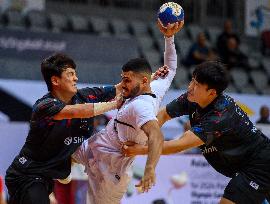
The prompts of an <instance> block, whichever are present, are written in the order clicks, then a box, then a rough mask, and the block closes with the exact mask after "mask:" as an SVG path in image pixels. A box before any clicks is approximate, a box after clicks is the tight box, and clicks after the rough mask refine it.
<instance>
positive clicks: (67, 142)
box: [64, 136, 84, 145]
mask: <svg viewBox="0 0 270 204" xmlns="http://www.w3.org/2000/svg"><path fill="white" fill-rule="evenodd" d="M83 141H84V136H80V137H67V138H66V139H65V140H64V143H65V145H70V144H71V143H73V144H81V143H82V142H83Z"/></svg>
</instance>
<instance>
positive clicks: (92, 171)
mask: <svg viewBox="0 0 270 204" xmlns="http://www.w3.org/2000/svg"><path fill="white" fill-rule="evenodd" d="M183 24H184V22H183V21H182V22H177V23H175V24H173V25H168V26H167V28H165V27H162V26H161V24H160V23H159V22H158V26H159V29H160V31H161V32H162V33H163V34H164V38H165V53H164V66H167V67H168V68H169V73H168V75H167V76H166V77H165V78H159V79H157V80H154V81H152V82H151V74H152V70H151V66H150V65H149V63H148V62H147V61H146V60H145V59H143V58H137V59H132V60H130V61H128V62H127V63H126V64H125V65H124V66H123V67H122V75H121V76H122V82H121V83H122V89H123V93H122V94H123V97H124V98H125V99H126V100H125V102H124V103H123V105H122V107H121V108H120V109H119V110H118V111H117V113H116V115H115V116H114V117H113V118H112V119H111V120H110V121H109V123H108V125H107V126H106V128H105V129H103V130H101V131H100V132H98V133H96V134H95V135H93V136H92V137H91V138H90V139H88V140H85V141H84V142H83V144H82V145H81V146H80V147H79V148H78V150H77V151H76V152H75V153H74V154H73V158H74V159H75V160H76V162H78V163H81V164H83V165H84V166H85V171H86V173H87V174H88V176H89V190H88V197H89V202H90V203H91V204H108V203H110V204H119V203H120V200H121V199H122V197H123V195H124V194H125V192H126V191H127V186H128V183H129V181H130V178H131V164H132V162H133V161H134V157H125V156H124V155H122V153H121V146H122V145H123V144H124V143H126V142H134V143H136V144H141V145H145V144H148V146H149V151H148V157H147V162H146V166H145V171H144V176H143V178H142V179H141V181H140V183H139V184H138V185H137V187H138V188H140V189H141V190H142V192H147V191H148V190H149V189H150V188H151V187H152V186H153V185H154V184H155V167H156V164H157V162H158V160H159V157H160V154H161V150H162V149H161V148H162V145H163V135H162V132H161V130H160V128H159V125H158V121H157V118H156V115H157V113H158V110H159V107H160V103H161V100H162V98H163V97H164V95H165V93H166V91H167V90H168V89H169V87H170V85H171V82H172V80H173V78H174V76H175V73H176V68H177V55H176V50H175V44H174V34H175V33H177V32H178V31H179V30H180V29H181V28H182V26H183ZM150 82H151V83H150Z"/></svg>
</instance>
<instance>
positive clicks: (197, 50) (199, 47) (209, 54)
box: [183, 33, 216, 66]
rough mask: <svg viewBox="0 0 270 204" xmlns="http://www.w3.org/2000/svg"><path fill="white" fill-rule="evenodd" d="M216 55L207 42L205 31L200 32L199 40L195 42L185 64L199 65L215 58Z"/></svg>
mask: <svg viewBox="0 0 270 204" xmlns="http://www.w3.org/2000/svg"><path fill="white" fill-rule="evenodd" d="M215 58H216V55H215V54H214V53H213V51H212V50H211V49H210V48H209V47H208V46H207V44H206V36H205V34H204V33H199V34H198V36H197V42H195V43H194V44H193V45H192V46H191V48H190V50H189V53H188V55H187V58H186V59H185V60H184V62H183V64H184V65H186V66H192V65H197V64H200V63H202V62H205V61H207V60H214V59H215Z"/></svg>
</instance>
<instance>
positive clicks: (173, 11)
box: [158, 2, 184, 27]
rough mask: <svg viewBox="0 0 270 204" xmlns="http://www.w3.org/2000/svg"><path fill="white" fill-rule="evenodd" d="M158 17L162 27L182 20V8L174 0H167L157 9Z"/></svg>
mask: <svg viewBox="0 0 270 204" xmlns="http://www.w3.org/2000/svg"><path fill="white" fill-rule="evenodd" d="M158 18H159V20H160V21H161V23H162V25H163V26H164V27H167V25H168V24H169V23H170V24H173V23H175V22H178V21H182V20H184V10H183V8H182V7H181V6H180V5H179V4H177V3H174V2H167V3H165V4H163V5H162V6H161V7H160V8H159V11H158Z"/></svg>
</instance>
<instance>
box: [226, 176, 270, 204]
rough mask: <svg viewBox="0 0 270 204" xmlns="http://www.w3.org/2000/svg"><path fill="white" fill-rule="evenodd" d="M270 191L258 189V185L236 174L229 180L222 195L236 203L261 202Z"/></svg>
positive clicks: (250, 203) (260, 203) (249, 203)
mask: <svg viewBox="0 0 270 204" xmlns="http://www.w3.org/2000/svg"><path fill="white" fill-rule="evenodd" d="M269 193H270V192H267V191H263V190H260V188H259V186H258V185H257V184H256V183H255V182H253V181H250V180H249V179H247V178H246V177H245V176H244V175H242V174H238V175H237V176H235V177H234V178H232V179H231V180H230V182H229V183H228V185H227V187H226V188H225V190H224V195H223V197H224V198H226V199H228V200H230V201H232V202H234V203H236V204H262V202H263V201H264V200H265V199H266V198H267V197H268V196H269V195H270V194H269Z"/></svg>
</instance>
